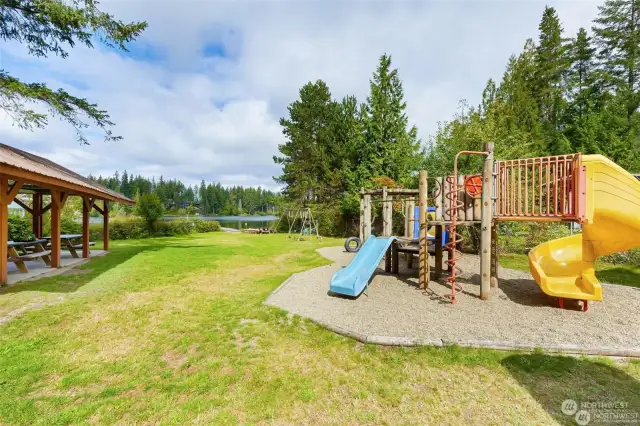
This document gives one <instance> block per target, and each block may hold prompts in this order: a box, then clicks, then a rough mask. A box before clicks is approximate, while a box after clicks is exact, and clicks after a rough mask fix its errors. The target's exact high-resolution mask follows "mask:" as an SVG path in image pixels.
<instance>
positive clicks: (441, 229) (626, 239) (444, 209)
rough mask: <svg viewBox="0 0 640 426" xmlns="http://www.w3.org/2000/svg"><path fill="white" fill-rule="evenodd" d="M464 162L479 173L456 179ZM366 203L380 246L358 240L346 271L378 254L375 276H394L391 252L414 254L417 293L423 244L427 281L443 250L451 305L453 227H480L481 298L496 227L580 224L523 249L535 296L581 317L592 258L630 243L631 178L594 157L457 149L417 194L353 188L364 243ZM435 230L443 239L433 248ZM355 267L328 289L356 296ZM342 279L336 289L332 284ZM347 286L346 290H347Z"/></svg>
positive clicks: (494, 279)
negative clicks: (398, 207)
mask: <svg viewBox="0 0 640 426" xmlns="http://www.w3.org/2000/svg"><path fill="white" fill-rule="evenodd" d="M467 155H478V156H483V157H484V165H483V172H482V174H481V175H471V176H462V175H459V173H458V160H459V158H460V157H461V156H467ZM430 182H434V183H435V187H436V188H435V191H433V193H434V195H433V196H432V197H428V196H427V194H428V189H429V186H430V185H429V183H430ZM416 194H417V195H418V198H417V201H418V206H419V215H418V216H419V217H418V218H417V219H416V218H415V217H413V216H414V215H413V213H412V212H413V209H412V207H411V206H412V203H413V202H415V200H416V199H415V197H416ZM374 196H381V197H382V200H381V201H380V202H381V203H382V219H383V228H382V229H383V230H382V236H381V237H376V239H380V240H384V241H381V242H380V243H378V244H371V245H367V243H366V242H365V245H364V246H363V247H362V249H361V252H358V254H357V255H356V258H358V257H360V258H361V259H360V260H358V261H357V262H356V259H354V262H355V264H356V265H358V264H360V263H362V262H364V263H365V264H368V263H371V262H374V261H375V260H376V259H377V258H378V256H377V255H376V253H369V251H375V250H380V249H381V248H384V249H385V252H384V253H383V254H386V255H385V256H384V257H385V270H386V271H387V272H393V273H397V272H398V264H399V253H401V252H405V253H408V254H409V257H410V258H412V257H413V254H416V253H417V254H418V262H419V268H418V269H419V272H418V283H419V287H420V288H421V289H426V288H427V287H428V285H429V279H430V272H431V271H430V270H429V257H430V253H429V246H430V245H433V246H434V250H433V251H434V252H435V270H434V275H435V278H436V279H437V278H438V277H439V276H440V275H441V274H442V273H443V271H442V265H443V262H442V261H443V252H444V251H447V253H448V256H447V261H446V264H447V272H448V276H447V282H448V283H449V286H450V295H449V297H450V300H451V303H455V301H456V292H457V291H458V287H457V285H456V277H457V275H458V272H459V271H458V270H457V268H456V261H457V260H458V259H459V258H460V256H462V253H461V252H460V251H459V250H458V245H459V243H460V242H461V241H462V239H461V236H460V234H459V232H458V227H460V226H469V225H474V224H480V229H481V243H480V260H481V262H480V295H479V296H480V299H488V298H489V295H490V290H491V288H492V287H497V286H498V268H497V266H498V251H497V239H498V230H497V223H498V222H499V221H530V222H540V221H542V222H550V221H563V222H577V223H580V224H581V225H582V228H583V232H582V234H576V235H572V236H570V237H565V238H561V239H558V240H553V241H549V242H546V243H543V244H540V245H539V246H537V247H535V248H533V249H532V250H531V251H530V253H529V266H530V269H531V274H532V275H533V277H534V279H535V280H536V282H537V283H538V285H539V286H540V288H541V290H542V291H543V292H544V293H546V294H548V295H550V296H554V297H557V298H558V300H559V305H560V307H563V305H564V299H566V298H569V299H578V300H582V301H583V310H585V311H586V310H587V307H588V301H589V300H602V288H601V286H600V283H599V282H598V280H597V279H596V278H595V273H594V262H595V260H596V258H597V257H599V256H603V255H607V254H611V253H616V252H620V251H624V250H628V249H631V248H633V247H637V246H640V181H638V180H637V179H636V177H635V176H634V175H631V174H630V173H628V172H626V171H625V170H624V169H622V168H621V167H619V166H618V165H616V164H615V163H613V162H612V161H610V160H608V159H607V158H605V157H603V156H600V155H586V156H583V155H581V154H580V153H578V154H569V155H560V156H550V157H540V158H527V159H516V160H500V161H494V158H493V144H492V143H486V144H485V146H484V151H481V152H474V151H463V152H460V153H458V155H456V158H455V162H454V173H453V175H451V176H446V177H444V178H436V179H433V178H432V179H428V177H427V173H426V172H425V171H421V172H420V181H419V188H418V190H415V189H388V188H382V189H379V190H374V191H361V220H360V223H361V227H360V237H361V239H362V240H363V241H368V239H369V237H370V236H371V211H372V205H373V203H374V200H372V197H374ZM398 201H402V202H404V203H405V206H406V215H405V216H406V219H405V235H404V236H403V237H393V236H392V235H391V233H392V229H393V228H392V222H391V221H392V204H391V203H393V202H398ZM429 201H433V203H434V206H433V207H432V210H433V211H434V213H435V214H434V215H433V216H432V217H431V218H428V216H427V213H428V210H429ZM415 221H417V222H418V224H419V235H415V234H414V233H412V232H411V229H412V228H413V227H412V226H411V224H412V223H413V222H415ZM431 227H432V228H433V235H432V238H429V235H428V232H427V231H428V229H429V228H431ZM445 230H446V233H447V234H448V241H447V242H446V245H445V246H444V247H443V234H444V233H445ZM380 259H381V256H380ZM380 259H378V262H379V261H380ZM354 262H352V263H354ZM376 265H377V264H376ZM350 267H351V265H349V266H348V267H347V268H346V269H349V268H350ZM365 269H366V268H365ZM365 269H362V268H361V269H360V271H359V273H357V274H355V275H353V276H350V275H349V273H348V272H342V271H340V272H341V274H340V275H338V274H336V275H337V276H334V279H332V281H331V287H330V288H331V290H332V291H335V290H338V291H336V292H338V293H342V290H341V289H342V288H345V287H353V288H354V289H356V290H357V289H364V288H365V287H366V282H368V280H369V278H370V277H371V274H366V273H364V271H365ZM374 270H375V268H374ZM372 273H373V272H372ZM345 280H346V282H347V283H346V284H345V283H343V282H342V281H345ZM351 281H352V282H353V285H351V286H350V284H349V282H351ZM363 282H364V283H365V284H364V285H363V284H362V283H363ZM342 294H346V293H342ZM355 295H357V294H355Z"/></svg>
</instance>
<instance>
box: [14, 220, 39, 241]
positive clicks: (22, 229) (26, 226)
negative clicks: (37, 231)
mask: <svg viewBox="0 0 640 426" xmlns="http://www.w3.org/2000/svg"><path fill="white" fill-rule="evenodd" d="M33 239H34V236H33V233H32V230H31V221H30V220H29V219H28V218H26V217H24V216H17V215H10V216H9V240H11V241H30V240H33Z"/></svg>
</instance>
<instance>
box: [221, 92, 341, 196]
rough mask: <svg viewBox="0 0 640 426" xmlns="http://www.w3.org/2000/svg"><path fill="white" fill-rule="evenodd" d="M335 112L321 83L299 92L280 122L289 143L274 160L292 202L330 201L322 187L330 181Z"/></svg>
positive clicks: (328, 93) (331, 101) (332, 103)
mask: <svg viewBox="0 0 640 426" xmlns="http://www.w3.org/2000/svg"><path fill="white" fill-rule="evenodd" d="M335 110H336V106H335V103H334V102H333V100H332V99H331V93H330V92H329V88H328V87H327V85H326V83H325V82H324V81H322V80H318V81H316V82H315V83H311V82H309V83H307V84H305V85H304V86H303V87H302V88H301V89H300V99H299V100H297V101H295V102H293V103H292V104H291V105H289V107H288V111H289V118H281V119H280V125H281V126H282V127H283V130H282V132H283V134H284V135H285V137H286V138H287V141H286V142H285V143H284V144H281V145H279V146H278V150H279V151H280V153H281V154H282V156H279V157H278V156H274V157H273V159H274V161H275V162H276V163H277V164H281V165H282V175H281V176H279V177H276V178H275V180H276V181H277V182H278V183H281V184H284V185H285V193H286V194H287V195H288V196H289V197H290V198H292V199H296V200H300V199H315V200H317V201H325V200H326V199H327V198H326V195H327V194H325V193H324V189H325V187H324V186H323V185H322V184H324V183H325V182H327V180H326V179H325V178H326V176H325V175H326V174H327V169H328V167H329V166H328V165H327V161H328V160H329V158H328V155H329V154H328V152H327V148H328V147H329V146H331V145H332V135H331V132H332V126H331V124H332V120H333V118H334V116H335ZM231 205H233V203H231Z"/></svg>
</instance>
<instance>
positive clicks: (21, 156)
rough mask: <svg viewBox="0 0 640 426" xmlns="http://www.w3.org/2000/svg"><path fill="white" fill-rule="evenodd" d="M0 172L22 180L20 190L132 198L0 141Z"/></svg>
mask: <svg viewBox="0 0 640 426" xmlns="http://www.w3.org/2000/svg"><path fill="white" fill-rule="evenodd" d="M0 175H2V176H6V177H7V178H9V179H10V180H13V181H22V182H24V185H23V186H22V188H21V189H20V193H23V194H31V193H42V194H48V193H50V188H52V187H53V188H56V189H58V190H60V191H65V192H67V193H68V194H69V195H86V196H90V197H94V198H97V199H101V200H107V201H115V202H118V203H124V204H128V205H132V204H134V201H133V200H131V199H130V198H127V197H125V196H124V195H122V194H118V193H117V192H115V191H112V190H110V189H108V188H105V187H104V186H102V185H99V184H97V183H95V182H92V181H91V180H89V179H87V178H85V177H84V176H82V175H79V174H78V173H75V172H73V171H71V170H69V169H67V168H65V167H62V166H61V165H59V164H56V163H54V162H53V161H50V160H47V159H46V158H43V157H39V156H37V155H34V154H31V153H28V152H25V151H22V150H20V149H17V148H14V147H11V146H8V145H5V144H0Z"/></svg>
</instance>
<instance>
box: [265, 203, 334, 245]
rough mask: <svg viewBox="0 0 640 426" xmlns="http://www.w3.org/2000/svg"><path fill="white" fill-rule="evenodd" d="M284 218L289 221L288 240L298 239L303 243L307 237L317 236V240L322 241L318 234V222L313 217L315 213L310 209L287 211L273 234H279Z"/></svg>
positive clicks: (302, 208) (301, 208) (300, 208)
mask: <svg viewBox="0 0 640 426" xmlns="http://www.w3.org/2000/svg"><path fill="white" fill-rule="evenodd" d="M283 217H284V218H286V220H287V228H288V231H287V238H296V239H297V240H298V241H301V240H303V239H304V238H305V237H307V236H313V235H314V234H315V236H316V238H317V239H319V240H320V239H322V237H320V234H319V233H318V222H317V221H316V220H315V218H314V217H313V213H312V212H311V209H310V208H309V207H298V208H296V209H285V210H284V211H283V212H282V215H281V216H280V219H279V220H278V223H277V224H276V226H275V228H273V232H277V230H278V227H279V226H280V221H282V218H283ZM298 224H299V228H298ZM298 229H300V231H298Z"/></svg>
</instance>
